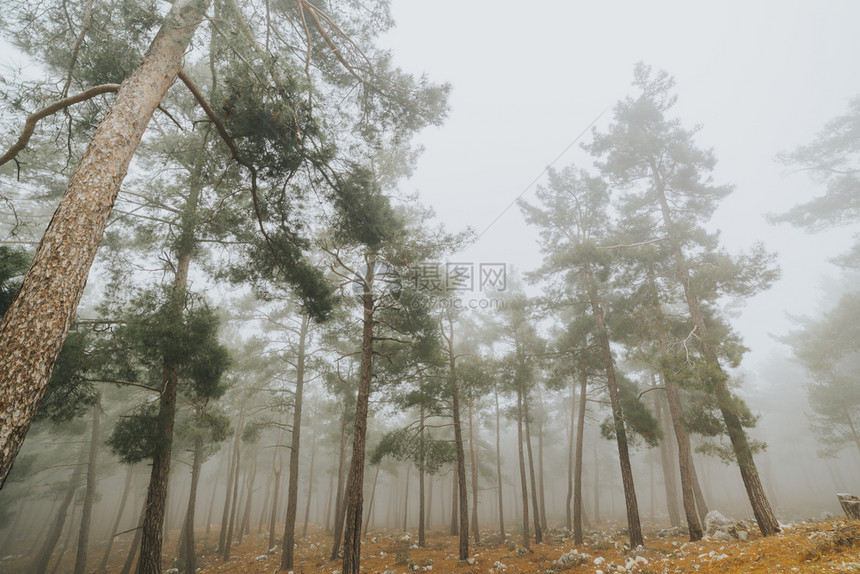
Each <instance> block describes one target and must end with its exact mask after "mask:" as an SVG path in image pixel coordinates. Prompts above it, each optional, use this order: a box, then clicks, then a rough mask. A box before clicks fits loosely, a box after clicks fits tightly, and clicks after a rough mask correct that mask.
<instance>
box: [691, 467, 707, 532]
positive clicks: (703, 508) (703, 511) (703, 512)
mask: <svg viewBox="0 0 860 574" xmlns="http://www.w3.org/2000/svg"><path fill="white" fill-rule="evenodd" d="M690 478H691V479H692V482H693V494H694V495H695V497H696V511H697V512H698V513H699V521H700V522H701V524H704V523H705V517H706V516H707V515H708V505H707V504H706V503H705V495H703V494H702V487H701V486H700V485H699V475H698V474H697V473H696V464H695V463H694V461H693V456H692V454H691V455H690Z"/></svg>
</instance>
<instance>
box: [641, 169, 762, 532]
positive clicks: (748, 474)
mask: <svg viewBox="0 0 860 574" xmlns="http://www.w3.org/2000/svg"><path fill="white" fill-rule="evenodd" d="M651 171H652V177H653V178H654V182H655V187H656V190H657V197H658V199H659V201H660V208H661V210H662V215H663V226H664V227H665V229H666V232H667V233H668V234H669V236H670V238H671V239H672V248H673V251H674V256H675V267H676V272H677V276H678V280H679V281H680V283H681V285H682V287H683V288H684V296H685V298H686V300H687V307H688V309H689V311H690V318H691V319H692V321H693V325H694V326H695V329H696V335H697V336H698V337H699V339H700V341H701V350H702V355H703V356H704V358H705V362H706V363H707V365H708V368H709V371H712V374H710V375H708V377H707V378H708V380H706V381H705V383H706V385H707V387H708V388H709V390H710V391H711V392H712V393H713V395H714V397H715V398H716V400H717V405H718V406H719V409H720V412H721V413H722V415H723V421H724V422H725V423H726V430H727V431H728V435H729V440H730V441H731V443H732V449H733V450H734V453H735V460H737V463H738V468H739V469H740V472H741V479H742V480H743V482H744V487H745V488H746V491H747V497H748V498H749V501H750V506H752V509H753V514H754V515H755V518H756V522H757V523H758V527H759V530H761V533H762V535H763V536H771V535H773V534H776V533H777V532H779V522H778V521H777V519H776V516H775V515H774V513H773V509H772V508H771V506H770V502H769V501H768V499H767V496H766V495H765V492H764V487H763V486H762V484H761V478H760V477H759V474H758V469H757V468H756V464H755V460H754V459H753V454H752V449H751V448H750V445H749V441H748V440H747V435H746V431H744V428H743V425H742V424H741V419H740V416H739V415H738V412H737V406H736V403H735V400H734V397H732V393H731V391H729V387H728V385H727V384H726V380H727V377H726V375H725V373H724V372H723V368H722V366H721V365H720V361H719V358H718V357H717V353H716V351H715V350H714V349H713V348H712V347H711V345H710V343H709V342H708V336H707V334H708V328H707V324H706V322H705V317H704V315H703V314H702V311H701V309H700V307H699V300H698V297H697V296H696V294H695V293H694V292H693V290H692V289H691V283H692V278H691V277H690V270H689V267H688V265H687V261H686V259H685V257H684V253H683V251H682V250H681V246H680V244H679V242H678V240H677V238H676V237H675V236H674V234H675V230H676V226H675V224H674V222H673V221H672V212H671V209H670V207H669V202H668V201H667V200H666V194H665V185H664V183H663V177H662V174H661V173H660V171H659V169H657V166H656V164H654V163H652V164H651Z"/></svg>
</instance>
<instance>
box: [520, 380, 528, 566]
mask: <svg viewBox="0 0 860 574" xmlns="http://www.w3.org/2000/svg"><path fill="white" fill-rule="evenodd" d="M517 454H518V455H519V461H520V485H521V486H522V494H523V548H525V549H526V550H531V535H530V534H529V490H528V488H529V487H528V483H527V482H526V461H525V454H524V453H523V392H522V390H521V389H519V388H517Z"/></svg>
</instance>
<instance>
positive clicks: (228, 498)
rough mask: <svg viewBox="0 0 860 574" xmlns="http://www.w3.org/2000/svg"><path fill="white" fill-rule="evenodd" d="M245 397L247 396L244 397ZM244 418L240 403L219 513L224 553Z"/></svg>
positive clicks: (220, 542)
mask: <svg viewBox="0 0 860 574" xmlns="http://www.w3.org/2000/svg"><path fill="white" fill-rule="evenodd" d="M246 396H247V395H246ZM244 417H245V402H244V400H243V401H242V408H241V410H240V412H239V422H238V424H237V425H236V432H235V436H234V437H233V452H232V453H231V454H230V458H229V460H228V463H227V492H225V493H224V509H223V511H222V512H221V531H220V533H219V535H218V550H220V551H221V552H222V553H223V552H224V548H225V546H227V525H228V522H229V521H230V508H231V503H232V502H233V491H234V490H235V488H234V483H235V482H237V481H238V480H239V448H240V445H239V441H240V440H241V437H242V424H243V423H244Z"/></svg>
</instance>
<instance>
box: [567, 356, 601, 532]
mask: <svg viewBox="0 0 860 574" xmlns="http://www.w3.org/2000/svg"><path fill="white" fill-rule="evenodd" d="M587 393H588V373H586V371H585V369H584V368H583V369H581V370H580V372H579V416H578V417H577V420H576V455H575V460H574V469H573V473H574V475H573V480H574V482H573V541H574V543H575V544H577V545H579V544H582V541H583V532H582V518H583V516H582V515H583V513H584V510H585V509H584V508H583V506H582V448H583V444H584V441H583V435H584V434H585V408H586V403H585V401H586V397H587ZM595 462H596V461H595ZM595 468H596V466H595ZM595 494H596V493H595ZM595 498H596V497H595ZM595 520H600V519H599V518H598V517H595Z"/></svg>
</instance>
